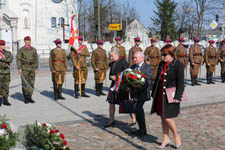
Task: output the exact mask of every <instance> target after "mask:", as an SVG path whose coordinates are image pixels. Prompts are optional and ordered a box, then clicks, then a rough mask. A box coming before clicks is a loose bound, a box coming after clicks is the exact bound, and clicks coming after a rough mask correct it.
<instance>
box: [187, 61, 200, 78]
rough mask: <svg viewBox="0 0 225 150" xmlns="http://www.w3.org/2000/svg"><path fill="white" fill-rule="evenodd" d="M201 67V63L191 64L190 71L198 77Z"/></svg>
mask: <svg viewBox="0 0 225 150" xmlns="http://www.w3.org/2000/svg"><path fill="white" fill-rule="evenodd" d="M200 67H201V64H195V65H191V66H190V73H191V76H193V77H198V73H199V69H200Z"/></svg>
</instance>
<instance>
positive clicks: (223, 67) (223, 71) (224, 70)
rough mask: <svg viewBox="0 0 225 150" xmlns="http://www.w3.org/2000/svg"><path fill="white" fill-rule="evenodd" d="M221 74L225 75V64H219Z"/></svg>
mask: <svg viewBox="0 0 225 150" xmlns="http://www.w3.org/2000/svg"><path fill="white" fill-rule="evenodd" d="M221 73H223V74H224V73H225V63H221Z"/></svg>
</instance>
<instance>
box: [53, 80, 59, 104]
mask: <svg viewBox="0 0 225 150" xmlns="http://www.w3.org/2000/svg"><path fill="white" fill-rule="evenodd" d="M53 88H54V99H55V100H56V101H57V100H58V90H57V84H53Z"/></svg>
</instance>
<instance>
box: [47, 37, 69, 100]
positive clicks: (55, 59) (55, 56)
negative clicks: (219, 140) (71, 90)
mask: <svg viewBox="0 0 225 150" xmlns="http://www.w3.org/2000/svg"><path fill="white" fill-rule="evenodd" d="M54 43H55V44H56V48H54V49H52V50H51V52H50V57H49V67H50V70H51V73H52V83H53V87H54V97H55V100H58V99H62V100H65V98H64V97H63V96H62V85H63V83H64V78H65V74H66V72H68V60H67V55H66V51H65V50H64V49H62V41H61V40H60V39H56V40H55V41H54Z"/></svg>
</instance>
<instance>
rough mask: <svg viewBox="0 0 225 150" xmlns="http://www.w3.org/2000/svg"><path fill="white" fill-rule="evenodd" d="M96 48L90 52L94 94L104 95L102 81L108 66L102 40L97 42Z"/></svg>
mask: <svg viewBox="0 0 225 150" xmlns="http://www.w3.org/2000/svg"><path fill="white" fill-rule="evenodd" d="M97 45H98V48H97V49H96V50H94V51H93V52H92V56H91V64H92V68H93V70H94V74H95V88H96V95H97V96H100V95H105V93H103V82H104V80H105V77H106V72H107V70H108V68H109V64H108V59H107V54H106V50H104V49H103V41H98V42H97Z"/></svg>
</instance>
